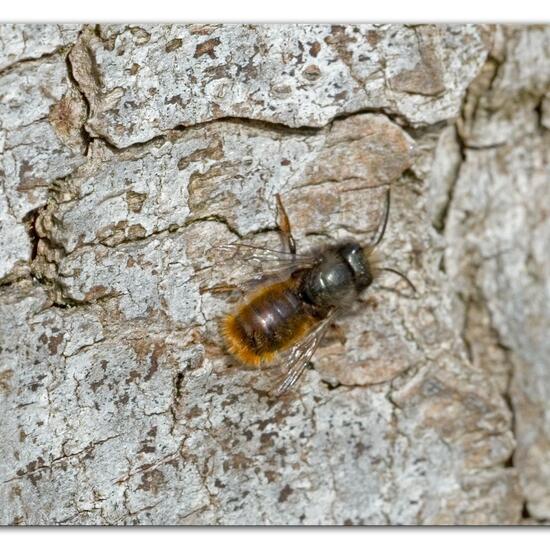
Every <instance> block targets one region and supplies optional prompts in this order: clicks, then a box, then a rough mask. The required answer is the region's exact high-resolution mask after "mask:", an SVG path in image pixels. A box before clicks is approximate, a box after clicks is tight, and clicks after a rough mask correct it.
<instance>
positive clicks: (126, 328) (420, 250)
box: [0, 25, 550, 525]
mask: <svg viewBox="0 0 550 550" xmlns="http://www.w3.org/2000/svg"><path fill="white" fill-rule="evenodd" d="M549 85H550V27H548V26H532V27H510V26H483V25H449V26H435V25H357V26H355V25H354V26H329V25H263V26H253V25H252V26H251V25H146V26H127V25H100V26H96V27H93V26H85V25H84V26H82V25H0V99H1V101H0V152H1V158H2V163H1V165H0V182H1V185H2V194H1V195H0V224H1V225H0V282H1V286H0V308H1V319H2V325H1V329H0V414H1V416H2V419H3V420H2V423H1V424H0V465H1V467H0V468H1V469H0V477H1V479H2V483H1V489H0V522H1V523H3V524H164V525H166V524H457V523H461V524H462V523H477V524H479V523H482V524H497V523H498V524H502V523H520V522H548V521H550V364H549V359H548V357H550V338H549V337H548V335H549V334H550V307H549V304H550V286H549V284H550V283H549V281H550V257H549V255H548V250H550V214H549V213H550V192H549V191H550V176H549V173H550V170H549V168H550V153H549V151H550V132H549V130H550V93H549V92H548V90H549ZM389 188H391V197H392V204H391V211H390V218H389V223H388V228H387V231H386V234H385V236H384V239H383V241H382V243H381V245H380V247H379V257H380V261H381V262H382V264H381V265H383V266H388V267H392V268H395V269H398V270H400V271H402V272H403V273H405V274H406V275H407V277H408V278H409V279H410V280H411V281H412V282H413V283H414V285H415V287H416V289H417V292H416V293H412V292H411V290H410V288H409V287H408V286H407V285H406V284H405V282H404V281H402V280H400V279H399V278H398V277H396V276H394V275H393V274H391V273H387V272H383V273H382V274H381V275H380V276H379V277H378V279H376V281H375V283H374V284H373V285H372V286H371V287H370V288H369V289H368V290H367V291H366V292H365V294H364V296H363V297H362V298H361V300H360V301H359V302H358V303H357V304H355V305H354V306H353V307H351V308H350V309H349V311H346V312H345V314H343V315H341V316H340V317H338V318H337V319H336V321H335V323H334V325H333V326H331V328H330V329H329V331H328V334H327V335H326V337H325V338H324V340H323V341H322V343H321V345H320V347H319V349H318V350H317V353H316V354H315V355H314V358H313V367H314V368H313V369H309V370H307V371H306V373H305V374H304V376H303V377H302V378H301V380H300V381H299V383H298V384H297V385H296V386H295V388H293V390H292V391H291V392H289V393H288V394H286V395H284V396H282V397H281V398H279V399H274V398H273V397H271V396H270V395H268V393H267V390H269V388H271V387H273V384H274V383H275V381H276V380H277V377H278V376H279V375H280V371H281V369H277V368H272V369H261V370H254V369H252V370H250V369H244V368H243V367H242V366H240V365H238V364H237V362H236V361H235V360H234V359H232V358H231V356H229V355H228V354H227V352H226V351H225V350H224V345H223V342H222V338H221V336H220V331H219V321H220V319H221V318H222V317H223V315H225V314H227V313H228V312H230V311H232V309H233V308H234V307H235V306H236V302H235V300H234V299H233V297H232V295H230V294H220V293H214V292H210V291H208V290H207V288H208V287H212V286H214V285H217V284H225V283H238V282H239V281H243V280H245V279H246V278H249V277H250V276H251V275H253V274H254V273H255V271H254V266H252V265H251V264H250V263H248V262H246V261H244V260H243V261H240V260H239V258H238V257H236V256H233V257H231V255H230V254H229V255H228V254H227V250H226V249H224V248H223V247H222V246H221V245H224V244H227V243H231V242H243V243H248V244H254V245H258V246H268V247H271V248H276V247H278V246H279V235H278V233H277V230H276V229H277V226H276V205H275V194H277V193H280V194H281V197H282V200H283V202H284V204H285V206H286V209H287V212H288V215H289V218H290V221H291V224H292V228H293V232H294V236H295V237H296V240H297V242H298V247H299V250H298V251H299V252H303V251H306V250H308V249H311V248H313V247H316V246H321V245H323V244H327V243H330V242H333V240H334V239H343V238H355V239H358V240H360V241H361V242H364V243H367V242H369V240H370V239H371V238H372V236H373V234H374V233H375V230H376V228H377V226H378V223H379V221H380V218H381V215H382V213H383V208H384V197H385V194H386V190H387V189H389ZM263 268H264V269H267V268H268V266H267V265H264V266H263Z"/></svg>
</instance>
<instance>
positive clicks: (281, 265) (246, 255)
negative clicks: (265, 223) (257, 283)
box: [215, 243, 316, 273]
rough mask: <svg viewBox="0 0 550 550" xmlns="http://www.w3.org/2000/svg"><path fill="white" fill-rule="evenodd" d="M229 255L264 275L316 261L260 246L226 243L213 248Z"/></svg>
mask: <svg viewBox="0 0 550 550" xmlns="http://www.w3.org/2000/svg"><path fill="white" fill-rule="evenodd" d="M215 250H220V251H222V252H225V253H227V254H230V255H231V256H230V258H231V259H234V260H240V261H243V262H247V263H250V264H252V265H253V266H254V267H256V268H261V269H262V271H263V272H264V273H269V272H277V271H280V270H285V269H292V268H293V269H299V268H305V267H311V266H313V265H315V263H316V259H315V257H314V256H312V255H309V254H291V253H290V252H284V251H282V250H281V251H280V250H273V249H271V248H265V247H262V246H254V245H251V244H245V243H228V244H223V245H219V246H216V247H215Z"/></svg>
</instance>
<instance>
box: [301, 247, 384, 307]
mask: <svg viewBox="0 0 550 550" xmlns="http://www.w3.org/2000/svg"><path fill="white" fill-rule="evenodd" d="M372 279H373V277H372V273H371V269H370V266H369V263H368V260H367V258H366V256H365V254H364V252H363V249H362V248H361V246H360V245H359V243H357V242H356V241H345V242H342V243H339V244H337V245H335V246H334V247H331V248H329V249H328V250H326V251H325V252H324V253H323V255H322V256H321V258H320V261H319V263H318V264H317V265H315V266H314V267H313V268H311V269H310V270H309V271H308V273H307V274H306V275H305V276H304V279H303V283H302V288H301V292H302V295H303V297H304V299H305V300H307V301H308V302H309V303H311V304H313V305H314V306H317V307H321V308H326V307H335V306H339V305H342V304H344V303H349V302H350V301H352V300H353V299H355V298H356V297H357V296H358V295H359V294H360V293H361V292H362V291H363V290H364V289H365V288H367V287H368V286H369V285H370V284H371V283H372Z"/></svg>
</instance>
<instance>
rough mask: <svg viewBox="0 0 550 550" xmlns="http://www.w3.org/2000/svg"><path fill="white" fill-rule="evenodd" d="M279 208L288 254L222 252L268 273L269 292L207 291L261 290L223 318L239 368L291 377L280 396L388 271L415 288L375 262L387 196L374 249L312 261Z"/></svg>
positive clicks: (335, 248)
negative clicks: (271, 368)
mask: <svg viewBox="0 0 550 550" xmlns="http://www.w3.org/2000/svg"><path fill="white" fill-rule="evenodd" d="M276 200H277V211H278V217H279V221H278V228H279V231H280V234H281V237H282V240H283V250H282V251H276V250H271V249H267V248H262V247H256V246H251V245H246V244H243V243H236V244H228V245H225V246H222V248H226V249H229V250H233V252H234V254H236V255H240V257H241V259H246V260H252V261H255V262H257V263H259V264H260V265H261V266H262V268H263V270H264V274H263V279H264V280H263V284H262V282H260V279H259V278H256V279H251V280H250V281H248V282H245V283H242V284H241V285H238V286H237V287H235V286H234V285H218V286H216V287H212V288H211V289H209V290H214V291H222V292H225V291H231V290H240V291H241V292H242V293H245V295H246V291H247V288H248V287H254V286H255V287H256V288H255V289H254V290H252V291H251V292H250V293H248V295H246V296H245V300H244V301H243V302H242V303H241V304H240V305H239V307H238V308H237V309H236V311H234V312H233V313H231V314H229V315H227V316H226V317H225V318H224V320H223V323H222V333H223V336H224V340H225V343H226V346H227V349H228V350H229V352H230V353H231V354H232V355H233V356H234V357H235V358H236V359H237V360H239V361H240V362H241V363H244V364H245V365H248V366H254V367H259V366H263V365H273V364H276V363H280V364H281V365H283V366H284V368H285V370H286V374H285V375H284V377H283V379H282V381H280V383H279V384H278V385H277V386H276V387H275V388H274V390H273V391H272V392H271V393H272V394H274V395H276V396H280V395H282V394H283V393H285V392H286V391H288V390H289V389H290V388H291V387H292V386H293V385H294V384H295V383H296V382H297V380H298V379H299V378H300V376H301V374H302V373H303V372H304V370H305V368H306V366H307V365H308V363H309V361H310V360H311V358H312V356H313V354H314V353H315V350H316V349H317V347H318V345H319V343H320V342H321V340H322V338H323V336H324V335H325V333H326V331H327V328H328V327H329V326H330V324H331V322H332V321H334V319H335V317H336V316H337V315H338V314H339V313H342V312H344V311H345V310H346V309H347V308H349V306H350V305H351V303H352V302H353V301H354V300H357V299H358V298H359V296H360V295H361V293H362V292H363V291H365V289H367V288H368V287H369V286H370V285H371V284H372V282H373V281H374V280H375V279H376V278H377V277H378V276H379V274H380V273H381V272H382V271H390V272H392V273H395V274H397V275H399V276H400V277H402V278H403V279H404V280H405V281H406V282H407V283H408V284H409V285H410V287H411V288H412V289H413V291H415V287H414V285H413V284H412V283H411V282H410V280H409V279H408V278H407V277H406V276H405V275H403V274H402V273H400V272H399V271H397V270H395V269H392V268H389V267H382V266H380V264H379V261H378V260H377V258H376V255H375V250H376V248H377V246H378V245H379V244H380V242H381V241H382V238H383V237H384V233H385V230H386V225H387V222H388V217H389V212H390V192H389V190H388V191H387V193H386V203H385V209H384V214H383V217H382V219H381V221H380V223H379V225H378V228H377V230H376V232H375V234H374V238H373V239H372V241H371V243H369V244H367V245H366V246H362V245H361V244H360V243H359V242H358V241H356V240H354V239H348V240H343V241H339V242H336V243H335V244H333V245H330V246H325V247H323V248H319V249H317V250H313V251H311V252H310V253H309V254H299V253H297V251H296V243H295V240H294V238H293V236H292V232H291V226H290V221H289V219H288V216H287V214H286V211H285V209H284V207H283V203H282V200H281V197H280V195H276ZM269 267H272V268H273V270H272V271H269ZM266 271H267V275H266ZM266 278H267V282H266V281H265V279H266Z"/></svg>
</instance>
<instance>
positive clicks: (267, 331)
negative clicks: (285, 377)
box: [224, 283, 315, 365]
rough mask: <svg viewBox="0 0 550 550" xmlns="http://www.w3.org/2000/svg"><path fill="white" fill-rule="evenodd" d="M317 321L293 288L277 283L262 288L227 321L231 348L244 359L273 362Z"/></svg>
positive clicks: (226, 334) (245, 360) (225, 332)
mask: <svg viewBox="0 0 550 550" xmlns="http://www.w3.org/2000/svg"><path fill="white" fill-rule="evenodd" d="M314 323H315V320H314V319H313V318H312V317H311V315H310V314H309V313H308V311H307V310H306V306H305V304H304V303H303V301H302V300H301V299H300V297H299V296H298V295H297V294H296V293H295V291H294V289H293V288H291V287H289V286H288V285H287V284H285V283H277V284H275V285H271V286H269V287H266V288H264V289H262V290H261V291H260V292H259V293H258V294H256V295H255V296H254V297H253V298H252V299H251V300H250V302H248V303H246V304H244V305H243V306H242V307H241V308H240V309H239V310H238V311H237V312H236V313H235V314H234V315H230V316H228V317H227V318H226V320H225V325H224V334H225V338H226V341H227V344H228V346H229V350H230V351H231V353H233V355H235V356H236V357H237V358H238V359H240V360H241V361H242V362H244V363H247V364H251V365H259V364H260V363H267V362H270V361H271V360H272V359H273V358H274V357H275V356H276V355H277V354H278V353H279V352H281V351H284V350H285V349H288V348H289V347H290V346H292V345H293V344H294V343H295V342H297V341H298V340H299V339H300V338H301V337H302V336H303V335H304V334H306V333H307V332H309V330H310V329H311V327H312V326H313V324H314Z"/></svg>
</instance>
